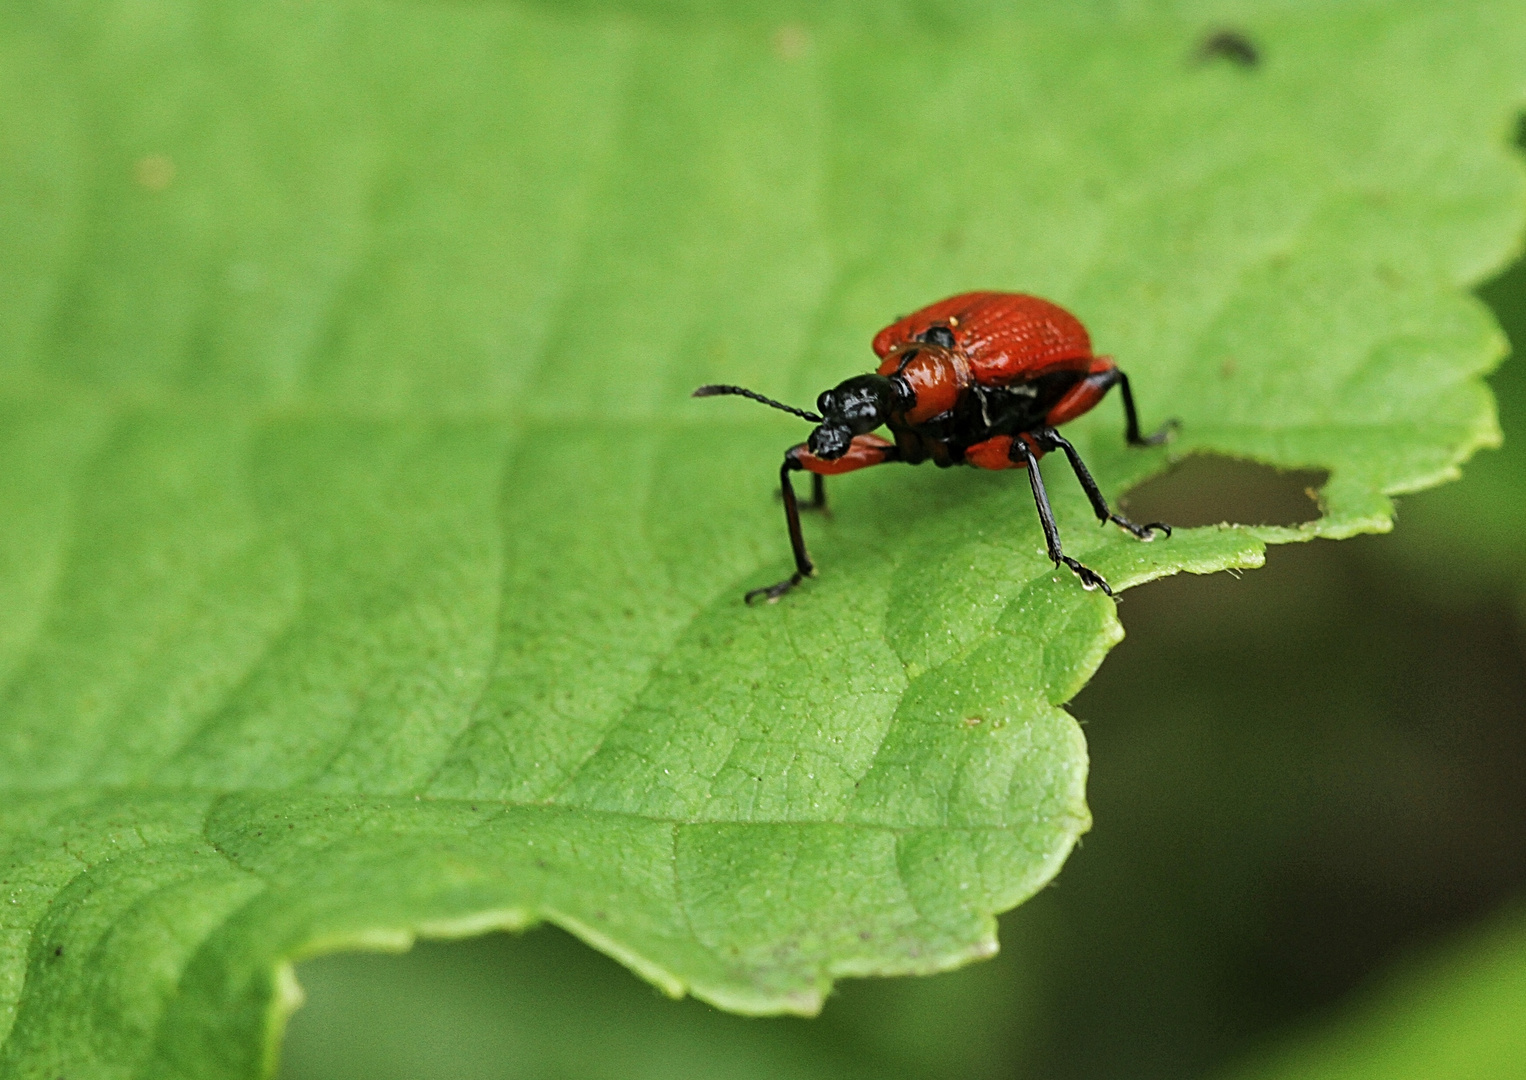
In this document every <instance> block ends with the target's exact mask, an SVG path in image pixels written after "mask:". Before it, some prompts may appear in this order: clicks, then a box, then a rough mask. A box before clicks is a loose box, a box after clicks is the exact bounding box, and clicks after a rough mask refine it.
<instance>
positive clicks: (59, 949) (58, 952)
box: [53, 945, 64, 956]
mask: <svg viewBox="0 0 1526 1080" xmlns="http://www.w3.org/2000/svg"><path fill="white" fill-rule="evenodd" d="M63 954H64V947H63V946H62V945H55V946H53V955H54V956H62V955H63Z"/></svg>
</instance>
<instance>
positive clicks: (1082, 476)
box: [1033, 428, 1171, 541]
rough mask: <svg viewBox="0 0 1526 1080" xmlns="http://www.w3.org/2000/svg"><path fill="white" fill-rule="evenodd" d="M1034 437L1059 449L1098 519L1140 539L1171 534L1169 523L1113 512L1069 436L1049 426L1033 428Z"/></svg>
mask: <svg viewBox="0 0 1526 1080" xmlns="http://www.w3.org/2000/svg"><path fill="white" fill-rule="evenodd" d="M1033 439H1034V441H1035V442H1037V443H1038V444H1039V445H1040V446H1042V447H1043V448H1044V449H1045V450H1062V451H1064V453H1065V459H1066V460H1067V461H1069V462H1070V467H1071V469H1072V470H1074V472H1075V474H1076V479H1077V480H1079V481H1080V482H1081V490H1083V491H1085V492H1086V497H1087V499H1088V500H1090V502H1091V504H1092V512H1093V513H1095V514H1096V515H1097V520H1098V521H1100V522H1102V523H1103V524H1104V525H1105V524H1107V523H1108V522H1109V521H1111V522H1112V523H1113V524H1114V525H1117V526H1118V527H1119V528H1120V529H1123V530H1125V531H1127V532H1129V533H1132V534H1133V535H1134V536H1136V537H1138V538H1139V539H1140V540H1145V541H1150V540H1154V539H1155V537H1156V535H1157V534H1161V535H1164V536H1170V535H1171V526H1169V525H1167V524H1166V523H1165V522H1164V521H1152V522H1150V523H1149V524H1148V525H1136V524H1134V523H1133V522H1132V521H1130V520H1129V519H1128V518H1126V517H1124V516H1123V515H1122V514H1116V513H1114V512H1113V510H1112V508H1111V507H1109V506H1108V505H1107V499H1106V498H1104V497H1103V495H1102V489H1101V488H1099V487H1098V486H1097V481H1096V480H1095V479H1093V478H1092V474H1091V470H1090V469H1088V468H1087V467H1086V462H1084V461H1082V460H1081V455H1080V454H1079V453H1078V452H1077V451H1076V448H1075V447H1074V446H1072V445H1071V444H1070V440H1069V439H1067V438H1065V436H1063V435H1061V434H1060V433H1059V432H1058V431H1054V430H1052V429H1049V428H1040V429H1039V430H1038V431H1035V432H1033Z"/></svg>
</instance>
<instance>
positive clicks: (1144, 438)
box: [1071, 368, 1182, 535]
mask: <svg viewBox="0 0 1526 1080" xmlns="http://www.w3.org/2000/svg"><path fill="white" fill-rule="evenodd" d="M1113 378H1114V381H1115V382H1117V383H1118V392H1119V393H1120V394H1122V395H1123V422H1124V424H1125V425H1126V426H1125V428H1124V439H1125V440H1126V441H1127V442H1128V444H1129V445H1130V446H1159V445H1160V444H1161V443H1163V442H1167V441H1169V440H1170V438H1171V436H1173V435H1175V434H1176V429H1177V428H1179V427H1181V426H1182V422H1181V421H1180V420H1177V419H1175V418H1172V419H1170V420H1167V421H1166V422H1165V423H1164V424H1162V425H1160V427H1158V428H1156V429H1155V431H1154V432H1153V433H1151V434H1149V435H1141V434H1139V413H1138V412H1137V411H1136V410H1135V408H1134V392H1133V391H1132V390H1130V389H1129V377H1128V376H1127V375H1125V374H1124V373H1123V372H1122V371H1121V370H1119V369H1118V368H1114V369H1113ZM1071 460H1072V461H1074V460H1075V459H1074V458H1072V459H1071ZM1170 531H1171V530H1169V529H1167V530H1166V532H1167V533H1168V534H1169V533H1170ZM1136 535H1137V534H1136Z"/></svg>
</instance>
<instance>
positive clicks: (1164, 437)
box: [1129, 418, 1182, 446]
mask: <svg viewBox="0 0 1526 1080" xmlns="http://www.w3.org/2000/svg"><path fill="white" fill-rule="evenodd" d="M1181 427H1182V422H1181V421H1180V420H1177V419H1175V418H1172V419H1170V420H1167V421H1166V422H1165V423H1164V424H1162V425H1160V427H1159V428H1157V429H1156V430H1155V431H1154V432H1153V433H1151V434H1149V435H1145V436H1143V437H1141V438H1138V439H1132V440H1130V442H1129V445H1130V446H1160V445H1161V444H1162V443H1168V442H1170V441H1171V440H1172V439H1174V438H1175V437H1176V433H1177V432H1178V431H1180V430H1181Z"/></svg>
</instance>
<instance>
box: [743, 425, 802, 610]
mask: <svg viewBox="0 0 1526 1080" xmlns="http://www.w3.org/2000/svg"><path fill="white" fill-rule="evenodd" d="M797 449H798V448H797V447H791V448H790V449H789V450H788V451H787V452H786V453H785V455H784V464H783V465H781V466H779V494H781V495H782V496H784V520H785V522H786V524H788V526H789V543H790V550H792V551H793V552H794V553H795V572H794V573H793V574H791V575H790V576H789V577H787V578H785V579H784V580H783V581H779V582H775V583H774V584H772V585H765V586H764V587H763V588H761V589H753V590H752V591H750V592H749V593H748V594H747V595H746V596H745V597H744V598H743V599H745V600H746V601H747V603H749V604H750V603H752V602H753V601H754V600H756V599H757V598H758V597H760V596H763V597H767V598H768V602H769V603H770V604H772V603H776V602H777V601H778V599H779V597H781V596H783V595H784V594H785V593H787V592H789V591H790V590H791V589H793V588H794V587H795V586H796V585H799V584H800V583H801V582H802V581H804V580H805V579H806V578H808V577H810V576H811V575H812V574H814V573H815V572H816V566H815V564H814V563H812V562H811V557H810V555H808V554H806V550H805V534H804V533H803V532H801V531H800V504H799V503H798V502H797V501H796V500H795V485H794V484H792V483H791V482H790V477H789V474H790V473H792V472H798V471H799V470H800V468H801V465H800V460H799V459H798V458H797V457H796V456H795V453H796V450H797ZM812 475H815V474H814V473H813V474H812ZM816 480H817V482H818V483H819V482H820V480H821V477H819V476H818V477H816Z"/></svg>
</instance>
